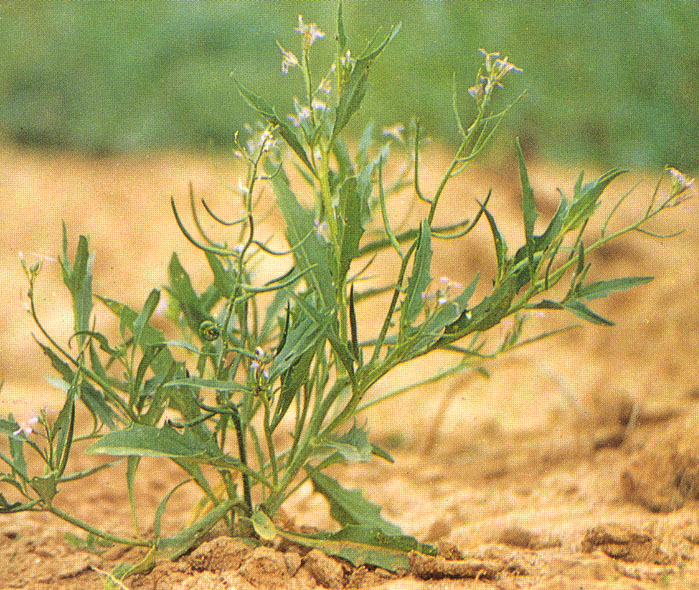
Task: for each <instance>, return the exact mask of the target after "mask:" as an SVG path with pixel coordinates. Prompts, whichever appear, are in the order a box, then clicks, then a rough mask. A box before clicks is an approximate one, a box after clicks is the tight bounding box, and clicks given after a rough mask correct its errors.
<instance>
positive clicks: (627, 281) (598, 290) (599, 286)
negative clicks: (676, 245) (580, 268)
mask: <svg viewBox="0 0 699 590" xmlns="http://www.w3.org/2000/svg"><path fill="white" fill-rule="evenodd" d="M652 280H653V277H621V278H618V279H611V280H608V281H598V282H596V283H590V284H589V285H585V286H584V287H581V288H580V289H579V290H578V297H580V298H582V299H599V298H600V297H607V295H611V294H612V293H616V292H617V291H626V290H627V289H632V288H633V287H638V286H639V285H645V284H646V283H649V282H650V281H652Z"/></svg>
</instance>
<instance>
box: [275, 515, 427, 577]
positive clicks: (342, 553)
mask: <svg viewBox="0 0 699 590" xmlns="http://www.w3.org/2000/svg"><path fill="white" fill-rule="evenodd" d="M277 533H278V534H279V536H280V537H282V538H284V539H287V540H288V541H291V542H293V543H297V544H299V545H302V546H305V547H313V548H315V549H320V550H321V551H323V552H324V553H327V554H328V555H333V556H335V557H341V558H342V559H346V560H347V561H349V562H350V563H352V565H354V566H355V567H359V566H361V565H372V566H375V567H381V568H383V569H385V570H388V571H391V572H397V571H399V570H407V569H410V563H409V562H408V554H409V553H410V552H411V551H417V552H418V553H422V554H424V555H437V549H436V547H433V546H432V545H427V544H425V543H420V542H419V541H418V540H417V539H415V538H414V537H409V536H406V535H387V534H386V533H384V532H383V531H382V530H381V529H377V528H372V527H364V526H353V525H350V526H346V527H344V528H343V529H342V530H340V531H338V532H336V533H332V534H329V533H316V534H312V535H308V534H305V535H304V534H300V533H294V532H290V531H285V530H282V529H277Z"/></svg>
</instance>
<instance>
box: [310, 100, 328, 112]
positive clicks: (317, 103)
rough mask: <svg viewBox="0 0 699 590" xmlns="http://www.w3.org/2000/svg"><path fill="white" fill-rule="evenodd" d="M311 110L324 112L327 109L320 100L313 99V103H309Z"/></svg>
mask: <svg viewBox="0 0 699 590" xmlns="http://www.w3.org/2000/svg"><path fill="white" fill-rule="evenodd" d="M311 108H312V109H313V110H314V111H325V110H327V108H328V105H327V104H325V103H324V102H323V101H322V100H320V99H319V98H314V99H313V102H311Z"/></svg>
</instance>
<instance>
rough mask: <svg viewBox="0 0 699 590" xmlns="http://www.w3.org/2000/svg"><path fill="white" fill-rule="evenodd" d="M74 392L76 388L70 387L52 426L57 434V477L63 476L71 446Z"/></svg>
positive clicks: (73, 423)
mask: <svg viewBox="0 0 699 590" xmlns="http://www.w3.org/2000/svg"><path fill="white" fill-rule="evenodd" d="M75 390H76V387H75V386H72V387H71V388H70V390H69V391H68V394H67V395H66V401H65V403H64V404H63V407H62V408H61V411H60V412H59V413H58V416H57V418H56V421H55V422H54V424H53V427H54V430H56V431H57V432H58V436H57V437H56V458H57V463H56V465H57V471H58V475H59V477H60V476H61V475H63V472H64V471H65V468H66V465H67V463H68V457H69V455H70V449H71V446H72V444H73V432H74V428H75Z"/></svg>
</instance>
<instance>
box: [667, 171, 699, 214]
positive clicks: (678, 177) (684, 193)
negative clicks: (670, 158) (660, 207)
mask: <svg viewBox="0 0 699 590" xmlns="http://www.w3.org/2000/svg"><path fill="white" fill-rule="evenodd" d="M665 170H666V171H667V173H668V175H669V176H670V190H671V191H672V192H671V194H670V199H671V200H672V199H674V200H673V201H672V206H673V207H675V206H677V205H679V204H680V203H684V202H685V201H686V200H688V199H691V198H692V197H693V196H694V192H695V188H694V180H695V179H694V178H687V176H686V175H684V174H682V172H680V171H679V170H678V169H677V168H673V167H672V166H668V167H667V168H665Z"/></svg>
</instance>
